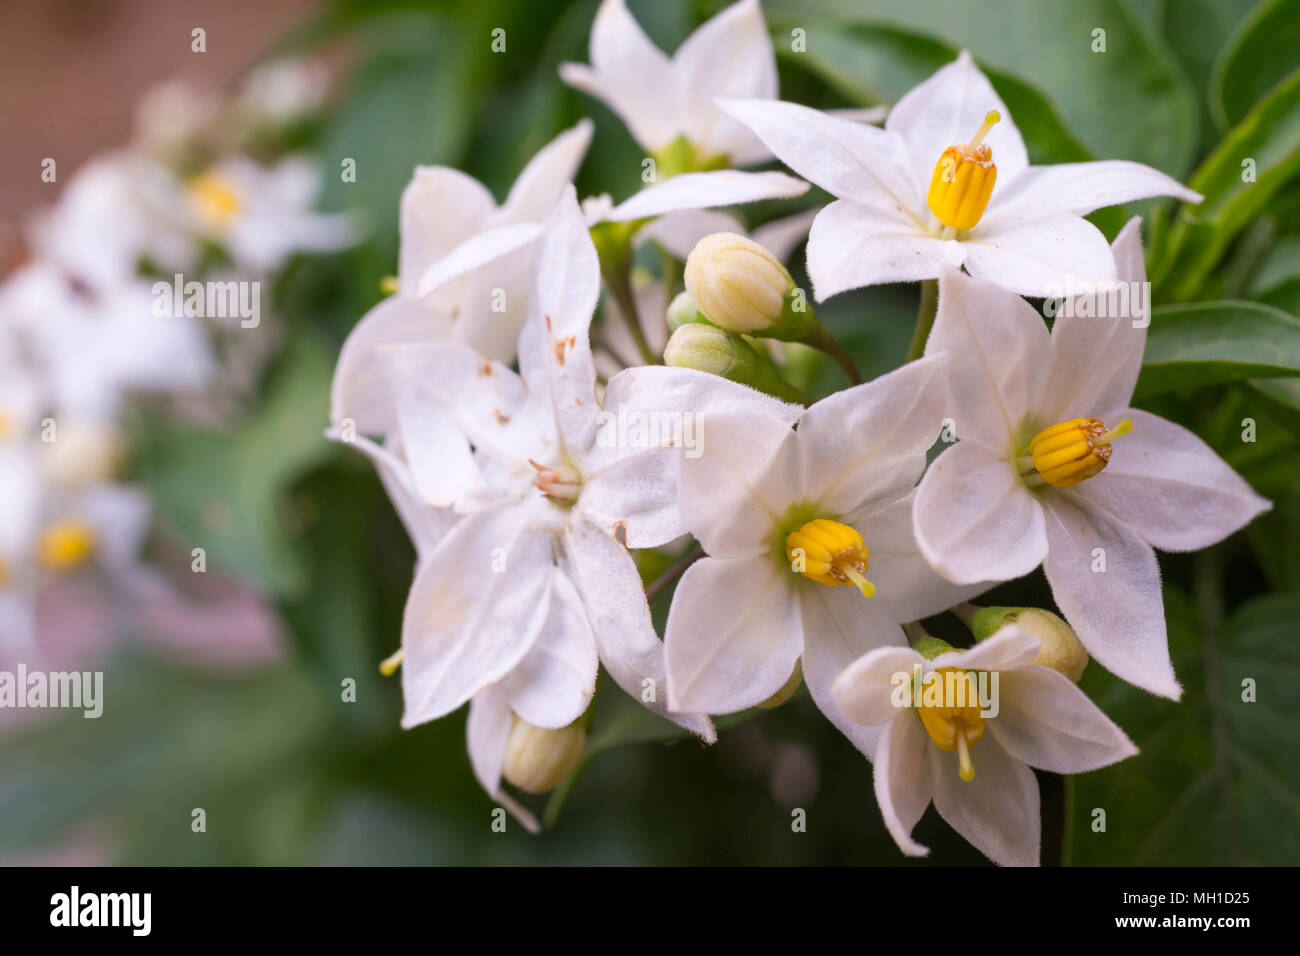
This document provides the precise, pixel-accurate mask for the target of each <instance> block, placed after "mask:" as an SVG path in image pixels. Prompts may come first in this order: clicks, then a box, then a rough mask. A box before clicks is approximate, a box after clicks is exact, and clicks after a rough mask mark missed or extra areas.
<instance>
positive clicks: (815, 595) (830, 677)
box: [796, 581, 910, 760]
mask: <svg viewBox="0 0 1300 956" xmlns="http://www.w3.org/2000/svg"><path fill="white" fill-rule="evenodd" d="M796 590H797V593H798V596H799V613H800V615H801V618H802V621H803V679H804V683H805V684H807V685H808V693H809V694H810V695H812V699H813V702H814V703H816V704H817V707H818V709H820V710H821V712H822V713H823V714H825V715H826V718H827V719H828V720H829V721H830V722H831V723H833V724H834V725H835V726H836V727H838V728H839V730H840V732H841V733H842V734H844V736H846V737H848V738H849V741H850V742H851V743H852V744H853V746H855V747H857V748H858V750H859V751H861V752H862V755H863V756H864V757H866V758H867V759H868V760H870V759H872V757H873V756H874V755H875V752H876V746H877V744H878V741H879V739H880V735H881V733H883V729H882V728H881V727H880V726H878V725H867V724H861V723H858V722H856V721H854V720H851V719H850V718H849V717H848V716H847V715H845V713H844V712H843V711H842V710H841V709H840V707H839V704H838V703H837V702H836V697H835V693H834V690H833V688H834V686H835V681H836V678H838V677H839V676H840V674H842V673H843V672H844V669H845V668H846V667H848V666H849V665H850V664H852V663H853V662H854V661H855V660H857V659H858V658H860V657H861V656H862V655H864V654H868V653H871V652H873V651H875V650H876V649H877V648H885V647H896V648H898V649H901V650H906V649H907V648H906V646H905V645H906V643H907V639H906V638H905V637H904V635H903V629H902V628H901V627H899V626H898V623H897V622H896V621H895V620H894V619H893V618H892V617H891V616H890V615H889V614H887V613H882V612H881V610H880V609H879V608H876V607H873V606H872V605H871V603H870V601H869V599H867V598H864V597H863V596H862V595H861V594H859V593H858V589H857V588H851V587H838V588H829V587H826V586H825V585H821V584H817V583H815V582H811V581H804V582H799V586H798V587H797V588H796ZM909 666H910V665H909Z"/></svg>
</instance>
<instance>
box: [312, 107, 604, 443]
mask: <svg viewBox="0 0 1300 956" xmlns="http://www.w3.org/2000/svg"><path fill="white" fill-rule="evenodd" d="M590 142H591V122H590V121H589V120H583V121H582V122H580V123H578V124H577V125H576V126H574V127H572V128H571V129H568V130H565V131H564V132H563V133H561V134H560V135H559V136H557V137H555V139H553V140H552V141H551V142H550V143H548V144H547V145H546V146H544V147H542V149H541V150H539V151H538V153H537V155H535V156H534V157H533V158H532V159H531V160H529V161H528V164H527V165H526V166H525V167H524V169H523V172H521V173H520V174H519V178H518V179H516V180H515V183H514V185H513V186H512V187H511V188H510V194H509V196H508V197H507V199H506V201H505V203H504V204H503V205H501V206H500V207H498V206H497V204H496V200H495V199H493V198H492V194H491V193H490V192H489V191H488V189H487V187H486V186H484V185H483V184H482V183H480V182H479V181H478V180H476V179H474V178H473V177H472V176H468V175H466V174H465V173H462V172H461V171H460V170H458V169H452V168H451V167H448V166H421V167H418V168H417V169H416V171H415V175H414V176H413V177H412V179H411V182H410V183H409V184H408V185H407V187H406V189H405V190H404V191H403V192H402V205H401V218H400V229H401V245H400V247H399V250H398V269H397V292H396V293H395V294H394V295H391V296H389V297H388V298H386V299H384V300H383V301H382V302H380V303H379V304H378V305H376V306H375V307H374V308H373V309H371V310H370V311H369V312H367V313H366V315H365V316H364V317H363V318H362V319H361V321H360V322H359V323H357V326H356V328H354V329H353V330H352V333H351V335H349V336H348V339H347V341H346V342H345V343H344V344H343V350H342V352H341V353H340V354H339V364H338V369H337V371H336V372H335V375H334V386H333V394H332V399H331V403H332V411H331V419H332V421H334V422H335V423H336V424H337V423H339V422H341V421H342V420H343V419H345V418H352V419H353V420H354V421H355V422H356V424H357V428H358V430H359V431H360V432H362V433H364V434H374V435H378V434H387V433H388V432H390V431H391V430H392V427H393V410H392V391H391V388H390V386H389V383H388V365H387V361H386V359H385V358H384V350H385V349H389V348H392V347H396V346H400V345H404V344H428V343H434V342H450V343H454V344H460V345H467V346H469V347H471V348H474V349H476V350H477V351H479V352H481V353H483V354H484V355H487V356H488V357H490V358H494V359H498V360H500V361H503V362H512V361H514V356H515V345H516V342H517V340H518V338H519V330H520V328H521V327H522V326H523V323H524V318H525V316H527V314H528V301H529V286H530V284H531V282H532V264H533V256H534V253H535V249H536V240H537V237H538V236H539V235H540V234H541V228H542V223H543V221H544V220H545V219H546V217H547V216H548V215H550V212H551V210H552V209H553V208H554V207H555V203H556V201H557V200H558V199H559V197H560V194H561V193H562V191H563V190H564V187H565V186H566V185H567V184H568V183H569V181H570V180H571V179H572V178H573V176H574V174H575V173H577V171H578V166H579V165H580V164H581V162H582V157H583V156H584V155H585V154H586V152H587V145H588V144H589V143H590ZM439 268H441V271H440V272H435V273H434V274H433V275H432V276H430V279H429V281H426V280H425V277H426V275H428V274H429V273H431V272H434V270H438V269H439Z"/></svg>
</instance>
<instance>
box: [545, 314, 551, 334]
mask: <svg viewBox="0 0 1300 956" xmlns="http://www.w3.org/2000/svg"><path fill="white" fill-rule="evenodd" d="M546 331H547V332H549V331H551V317H550V316H549V315H548V316H546Z"/></svg>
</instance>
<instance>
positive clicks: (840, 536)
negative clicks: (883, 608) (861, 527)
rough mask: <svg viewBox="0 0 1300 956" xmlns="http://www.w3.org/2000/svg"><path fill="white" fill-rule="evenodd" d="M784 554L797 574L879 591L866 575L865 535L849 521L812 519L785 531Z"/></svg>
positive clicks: (865, 593)
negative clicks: (852, 526) (796, 528)
mask: <svg viewBox="0 0 1300 956" xmlns="http://www.w3.org/2000/svg"><path fill="white" fill-rule="evenodd" d="M785 554H786V557H787V558H789V560H790V566H791V568H792V569H793V570H794V571H795V573H796V574H802V575H803V576H804V577H807V578H811V579H812V580H814V581H816V582H817V583H818V584H825V585H828V586H830V587H838V586H839V585H842V584H852V585H855V586H856V587H857V589H858V590H859V591H861V592H862V595H863V597H871V596H872V595H873V594H875V593H876V586H875V585H874V584H872V583H871V582H870V581H868V580H867V579H866V577H865V574H866V572H867V566H868V565H867V559H868V558H869V557H870V552H869V551H868V550H867V546H866V545H865V544H864V543H863V541H862V535H860V534H858V532H857V531H856V530H855V529H853V528H850V527H849V526H848V525H846V524H840V522H838V521H831V520H830V519H829V518H817V519H816V520H814V521H809V522H808V523H807V524H805V525H804V526H803V527H801V528H800V529H799V530H798V531H791V532H790V533H789V534H788V535H786V538H785Z"/></svg>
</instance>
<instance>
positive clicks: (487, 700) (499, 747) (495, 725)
mask: <svg viewBox="0 0 1300 956" xmlns="http://www.w3.org/2000/svg"><path fill="white" fill-rule="evenodd" d="M504 698H505V694H504V693H503V692H502V690H501V686H500V685H499V684H493V685H491V686H490V687H485V688H483V690H481V691H479V692H478V693H477V694H475V695H474V699H473V700H472V701H470V705H469V720H468V721H467V722H466V724H465V744H466V747H467V749H468V750H469V759H470V763H471V764H472V765H473V767H474V776H475V777H477V778H478V782H479V784H481V785H482V787H483V789H484V790H486V791H487V795H488V796H489V797H491V798H492V799H493V800H495V801H496V802H497V803H499V804H501V806H503V807H505V808H506V809H507V810H509V811H510V815H511V816H512V817H514V818H515V819H516V820H518V821H519V822H520V823H521V824H523V827H524V829H525V830H527V831H528V832H529V833H540V832H541V830H542V828H541V827H540V826H539V825H538V823H537V818H536V817H535V816H533V815H532V813H530V812H529V811H528V809H527V808H525V807H524V806H523V805H522V804H521V803H519V802H518V801H517V800H515V799H514V798H513V797H511V796H510V795H509V794H508V793H506V792H505V791H504V790H503V789H502V788H501V767H502V765H503V764H504V763H505V758H506V741H507V740H508V739H509V737H510V726H511V723H512V715H511V713H510V708H509V706H508V705H507V704H506V702H505V699H504Z"/></svg>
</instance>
